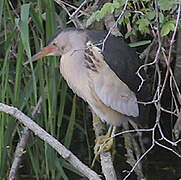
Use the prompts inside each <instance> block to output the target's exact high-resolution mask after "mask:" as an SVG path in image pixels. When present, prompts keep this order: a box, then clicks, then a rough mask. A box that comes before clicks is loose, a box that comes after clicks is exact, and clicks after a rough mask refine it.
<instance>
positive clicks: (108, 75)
mask: <svg viewBox="0 0 181 180" xmlns="http://www.w3.org/2000/svg"><path fill="white" fill-rule="evenodd" d="M105 36H106V32H105V31H94V30H80V29H74V28H67V29H64V30H61V31H59V32H58V33H56V34H55V35H54V36H53V37H52V38H51V40H50V42H49V44H48V45H47V46H46V47H45V48H43V49H42V50H41V51H40V52H39V53H37V54H36V55H34V56H33V57H32V61H35V60H37V59H40V58H41V57H44V56H61V59H60V72H61V74H62V75H63V77H64V78H65V80H66V81H67V83H68V85H69V87H70V88H71V89H72V90H73V91H74V93H76V94H77V95H78V96H80V97H81V98H82V99H83V100H84V101H86V102H87V103H88V104H89V105H90V107H91V109H92V110H93V111H94V112H95V114H96V115H97V116H98V117H99V118H100V119H101V120H102V121H104V122H107V123H108V124H111V125H113V126H119V125H121V122H122V121H126V120H127V119H128V117H129V118H130V119H133V120H134V121H136V122H138V124H141V125H144V124H146V123H147V120H148V114H149V113H148V108H147V107H146V106H144V105H142V104H139V103H138V101H147V100H148V99H149V97H150V93H149V85H148V83H147V82H144V83H143V85H142V87H141V89H140V90H139V91H138V88H139V85H140V83H141V79H140V78H139V77H138V76H137V74H136V72H137V70H138V68H139V67H140V62H139V59H138V57H137V55H136V53H135V51H134V50H133V49H131V48H130V47H128V45H127V43H126V42H125V41H124V40H121V39H120V38H117V37H114V36H111V35H110V36H109V37H108V39H107V40H106V42H105V44H104V50H103V52H101V42H102V41H103V40H104V38H105ZM140 74H141V76H142V78H143V79H146V78H145V73H144V70H143V69H142V70H141V71H140Z"/></svg>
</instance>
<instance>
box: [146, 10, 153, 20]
mask: <svg viewBox="0 0 181 180" xmlns="http://www.w3.org/2000/svg"><path fill="white" fill-rule="evenodd" d="M147 18H148V19H149V20H150V21H151V20H153V19H154V18H155V11H154V10H153V11H150V12H148V13H147Z"/></svg>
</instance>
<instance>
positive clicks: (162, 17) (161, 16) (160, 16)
mask: <svg viewBox="0 0 181 180" xmlns="http://www.w3.org/2000/svg"><path fill="white" fill-rule="evenodd" d="M159 19H160V22H161V23H163V21H164V15H163V14H162V13H159Z"/></svg>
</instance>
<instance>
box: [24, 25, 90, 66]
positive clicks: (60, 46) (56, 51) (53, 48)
mask: <svg viewBox="0 0 181 180" xmlns="http://www.w3.org/2000/svg"><path fill="white" fill-rule="evenodd" d="M85 36H86V35H85V34H84V32H83V30H77V29H71V28H70V29H65V30H61V31H58V32H57V33H56V34H55V35H54V36H53V37H52V38H51V39H50V40H49V43H48V45H47V46H46V47H44V48H43V49H42V50H41V51H40V52H38V53H37V54H35V55H34V56H32V62H34V61H37V60H38V59H40V58H42V57H45V56H62V55H64V54H66V53H67V52H68V51H70V50H73V49H76V48H81V47H83V46H84V44H85ZM28 63H29V61H26V62H25V63H24V65H26V64H28Z"/></svg>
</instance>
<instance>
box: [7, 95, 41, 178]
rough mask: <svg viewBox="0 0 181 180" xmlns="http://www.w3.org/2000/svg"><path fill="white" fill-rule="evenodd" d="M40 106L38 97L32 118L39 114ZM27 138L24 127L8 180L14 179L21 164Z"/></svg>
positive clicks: (26, 130) (27, 132) (27, 130)
mask: <svg viewBox="0 0 181 180" xmlns="http://www.w3.org/2000/svg"><path fill="white" fill-rule="evenodd" d="M41 104H42V98H41V97H40V98H39V100H38V103H37V105H36V107H35V109H34V111H33V113H32V117H33V118H35V117H36V116H37V114H38V113H39V112H40V108H41ZM29 136H30V130H29V129H28V128H27V127H24V130H23V133H22V137H21V140H20V142H19V143H18V145H17V147H16V151H15V155H14V160H13V163H12V166H11V169H10V172H9V179H10V180H13V179H15V178H16V174H17V171H18V168H19V164H20V162H21V159H22V156H23V154H24V153H25V148H26V144H27V142H28V138H29Z"/></svg>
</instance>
